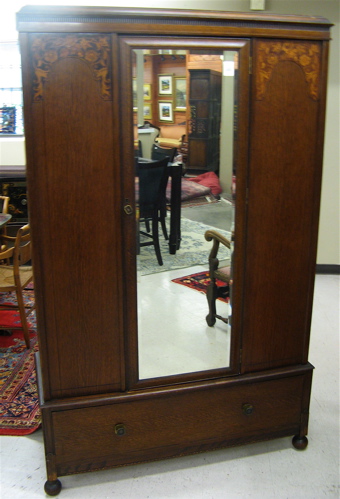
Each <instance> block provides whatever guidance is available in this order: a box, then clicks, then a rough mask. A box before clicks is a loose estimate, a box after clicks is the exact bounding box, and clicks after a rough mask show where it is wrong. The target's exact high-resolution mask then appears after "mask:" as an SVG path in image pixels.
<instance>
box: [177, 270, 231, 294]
mask: <svg viewBox="0 0 340 499" xmlns="http://www.w3.org/2000/svg"><path fill="white" fill-rule="evenodd" d="M172 282H175V283H177V284H182V285H183V286H187V287H188V288H191V289H195V290H196V291H199V292H200V293H204V294H206V292H207V287H208V285H209V283H210V277H209V271H208V270H206V271H204V272H197V273H196V274H191V275H187V276H184V277H178V278H177V279H172ZM216 283H217V285H218V286H225V283H224V282H222V281H219V280H218V279H217V280H216ZM218 300H221V301H228V298H227V299H225V298H218Z"/></svg>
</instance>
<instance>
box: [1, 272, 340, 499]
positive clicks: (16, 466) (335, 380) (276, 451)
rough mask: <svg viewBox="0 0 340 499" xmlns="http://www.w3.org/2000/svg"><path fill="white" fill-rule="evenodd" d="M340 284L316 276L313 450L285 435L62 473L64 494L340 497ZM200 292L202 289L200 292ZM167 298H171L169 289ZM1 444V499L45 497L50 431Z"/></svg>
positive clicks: (133, 498) (198, 498) (134, 498)
mask: <svg viewBox="0 0 340 499" xmlns="http://www.w3.org/2000/svg"><path fill="white" fill-rule="evenodd" d="M163 277H165V276H163ZM170 280H171V279H170ZM339 283H340V277H339V276H324V275H318V276H317V277H316V286H315V296H314V307H313V320H312V334H311V346H310V356H309V358H310V362H311V363H312V364H313V365H314V366H315V371H314V377H313V386H312V397H311V407H310V420H309V436H308V438H309V445H308V447H307V449H306V450H305V451H303V452H299V451H296V450H295V449H294V448H293V447H292V445H291V439H290V438H282V439H278V440H273V441H269V442H262V443H257V444H251V445H245V446H242V447H236V448H231V449H222V450H218V451H214V452H209V453H204V454H198V455H194V456H189V457H182V458H178V459H171V460H167V461H160V462H155V463H146V464H141V465H138V466H128V467H124V468H117V469H114V470H106V471H100V472H94V473H88V474H81V475H74V476H69V477H62V478H61V482H62V485H63V488H62V491H61V494H60V498H62V499H69V498H79V499H104V498H116V499H172V498H174V499H175V498H176V499H245V498H251V499H266V498H268V499H300V498H301V499H320V498H323V497H330V498H334V499H335V498H338V497H339ZM178 286H179V285H178ZM179 287H180V286H179ZM192 293H193V295H194V296H196V295H197V292H195V291H192ZM193 299H194V298H193ZM159 300H160V302H162V301H163V300H162V295H160V296H159ZM156 309H157V307H156V304H155V310H156ZM0 444H1V485H0V497H1V499H35V498H42V497H45V493H44V490H43V487H44V483H45V479H46V478H45V462H44V457H43V456H44V450H43V437H42V431H41V430H39V431H37V432H36V433H33V434H32V435H28V436H25V437H0Z"/></svg>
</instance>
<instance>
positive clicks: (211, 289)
mask: <svg viewBox="0 0 340 499" xmlns="http://www.w3.org/2000/svg"><path fill="white" fill-rule="evenodd" d="M216 299H217V286H216V283H215V279H211V281H210V284H209V286H208V287H207V301H208V307H209V313H208V315H207V316H206V321H207V324H208V326H209V327H211V326H213V325H214V324H215V322H216Z"/></svg>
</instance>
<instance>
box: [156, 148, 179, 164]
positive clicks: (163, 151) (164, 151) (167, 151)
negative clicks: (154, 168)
mask: <svg viewBox="0 0 340 499" xmlns="http://www.w3.org/2000/svg"><path fill="white" fill-rule="evenodd" d="M176 151H177V148H176V147H172V148H167V147H160V146H158V145H157V144H152V148H151V159H154V160H160V159H163V158H165V157H166V156H168V157H169V162H170V163H173V161H174V157H175V154H176Z"/></svg>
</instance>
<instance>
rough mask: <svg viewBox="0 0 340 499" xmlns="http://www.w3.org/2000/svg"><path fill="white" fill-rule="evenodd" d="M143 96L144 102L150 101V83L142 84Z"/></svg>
mask: <svg viewBox="0 0 340 499" xmlns="http://www.w3.org/2000/svg"><path fill="white" fill-rule="evenodd" d="M143 95H144V100H151V83H144V85H143Z"/></svg>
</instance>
